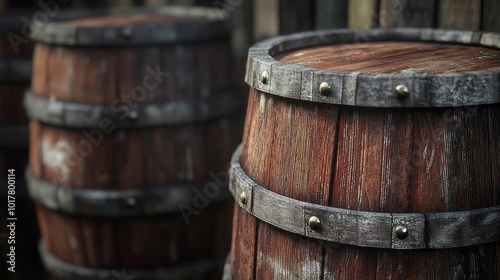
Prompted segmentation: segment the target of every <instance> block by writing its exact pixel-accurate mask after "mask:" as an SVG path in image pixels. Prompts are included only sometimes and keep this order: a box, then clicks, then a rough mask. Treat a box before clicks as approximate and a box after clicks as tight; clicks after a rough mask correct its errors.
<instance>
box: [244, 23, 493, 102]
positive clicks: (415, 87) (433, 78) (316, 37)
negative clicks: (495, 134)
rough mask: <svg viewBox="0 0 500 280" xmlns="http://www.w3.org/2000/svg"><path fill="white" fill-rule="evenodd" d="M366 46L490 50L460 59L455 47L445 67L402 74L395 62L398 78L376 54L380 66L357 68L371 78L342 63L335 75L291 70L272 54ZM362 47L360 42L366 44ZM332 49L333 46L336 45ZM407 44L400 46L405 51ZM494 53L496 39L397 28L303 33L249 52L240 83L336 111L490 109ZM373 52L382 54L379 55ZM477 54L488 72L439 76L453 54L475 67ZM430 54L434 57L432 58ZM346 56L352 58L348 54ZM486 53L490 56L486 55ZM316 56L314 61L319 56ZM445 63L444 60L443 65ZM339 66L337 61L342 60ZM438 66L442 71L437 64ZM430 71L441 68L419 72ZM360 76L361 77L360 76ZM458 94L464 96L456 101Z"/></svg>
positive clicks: (448, 65)
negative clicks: (402, 93) (401, 92)
mask: <svg viewBox="0 0 500 280" xmlns="http://www.w3.org/2000/svg"><path fill="white" fill-rule="evenodd" d="M360 38H363V40H362V41H360ZM367 41H370V42H371V41H384V42H391V41H421V42H424V43H448V44H452V43H459V44H468V45H480V46H482V47H489V48H493V49H494V50H493V51H492V52H490V51H489V50H486V49H484V48H483V49H475V50H476V53H475V54H471V55H470V54H469V55H467V54H464V52H465V53H467V52H468V50H467V48H466V50H464V51H462V50H461V47H457V48H458V50H460V52H459V53H458V56H457V57H456V58H453V56H454V54H453V53H450V52H448V55H447V56H446V54H444V55H443V57H444V56H446V61H444V60H443V61H438V62H433V61H429V60H426V59H421V60H420V61H419V62H418V63H417V62H415V64H416V65H413V64H406V66H407V67H404V66H405V64H404V63H402V65H401V66H402V67H401V71H397V70H398V67H400V66H399V64H398V63H397V62H395V64H392V63H391V54H390V53H389V54H384V55H381V58H380V60H379V59H378V58H377V57H375V58H372V59H374V61H373V63H372V62H365V61H361V62H360V63H361V65H362V66H364V65H365V64H366V65H368V66H371V67H373V68H374V69H373V71H374V72H375V73H372V72H371V71H366V69H364V67H358V68H353V69H355V70H356V71H347V70H350V68H349V66H347V64H350V63H346V65H344V66H342V67H340V70H339V69H335V68H334V67H332V68H333V69H331V70H330V71H324V70H323V69H317V68H321V67H319V66H318V67H316V68H314V67H310V66H309V65H307V59H306V62H304V63H302V62H301V63H295V64H293V65H290V64H286V63H283V62H281V61H279V55H281V54H283V53H285V52H287V51H290V50H292V49H297V48H300V49H301V50H304V51H305V52H308V51H309V47H311V48H313V52H314V49H315V48H314V47H315V45H326V44H328V45H329V46H330V47H334V48H342V44H357V43H359V45H360V46H361V47H355V48H354V50H356V48H363V46H370V44H373V43H369V44H368V43H366V42H367ZM362 42H365V44H366V45H364V44H363V43H362ZM338 44H340V45H339V46H336V45H338ZM412 44H413V43H410V44H408V47H409V48H410V49H411V45H412ZM381 45H384V44H381ZM402 45H405V44H402ZM374 46H377V45H374ZM379 46H380V45H379ZM427 46H430V49H435V48H436V46H434V47H433V46H432V44H430V45H427ZM326 48H328V47H326ZM405 48H406V47H401V50H400V51H396V54H393V56H394V55H397V54H400V53H403V54H404V53H405ZM437 48H439V47H437ZM499 48H500V38H499V35H498V34H494V33H474V32H470V31H444V30H431V29H404V28H402V29H373V30H369V31H357V30H349V29H339V30H328V31H318V32H304V33H299V34H294V35H290V36H284V37H278V38H275V39H271V40H267V41H263V42H261V43H258V44H256V45H255V46H254V47H252V48H251V50H250V52H249V58H248V64H247V73H246V76H245V81H246V82H247V83H248V84H249V85H251V86H252V87H254V88H256V89H258V90H260V91H264V92H267V93H271V94H273V95H278V96H284V97H288V98H293V99H301V100H307V101H315V102H321V103H332V104H343V105H356V106H367V107H444V106H467V105H479V104H488V103H496V102H498V101H500V94H499V91H498V88H499V87H500V80H499V76H498V71H497V70H498V65H496V64H495V58H497V57H498V49H499ZM319 49H322V48H319ZM374 49H376V48H374ZM380 51H381V52H383V51H384V50H380ZM482 51H486V52H487V57H488V58H493V63H492V64H491V65H489V64H488V63H489V62H485V63H486V65H489V66H487V67H485V68H484V67H483V68H482V69H480V70H477V69H474V68H472V70H473V71H464V72H453V71H452V72H446V71H447V70H448V69H450V70H454V69H455V61H457V60H460V59H462V58H463V57H461V55H465V57H467V58H470V57H472V56H474V57H476V59H477V61H482V60H481V58H482V57H483V53H481V52H482ZM345 52H346V53H347V54H349V52H350V48H346V50H345ZM436 52H438V53H439V52H440V51H436ZM295 53H296V54H298V55H300V54H301V52H300V51H296V52H295ZM424 53H425V52H424ZM431 53H432V51H431ZM351 54H352V55H354V57H355V58H356V55H355V51H354V52H353V53H351ZM490 54H492V55H493V56H492V57H491V56H489V55H490ZM407 55H410V60H411V54H406V55H405V56H397V60H398V61H399V60H403V61H404V60H405V58H406V57H407ZM292 56H293V55H292ZM319 56H320V57H321V54H320V55H319ZM323 56H327V53H324V54H323ZM357 56H359V58H360V59H363V58H366V56H367V55H366V54H363V53H361V52H360V53H358V55H357ZM417 56H418V55H417ZM331 57H333V60H335V59H336V57H335V56H331ZM450 57H451V58H450ZM344 58H345V56H344ZM350 58H351V57H350V56H349V57H348V58H347V59H348V60H350ZM449 58H450V60H448V59H449ZM339 60H342V56H341V57H340V59H339ZM382 61H383V62H382ZM488 61H489V60H488ZM327 62H328V61H327ZM344 62H345V60H344ZM377 62H378V63H383V64H385V63H388V64H389V66H390V67H396V68H395V70H396V71H395V72H396V73H392V72H391V71H388V70H387V69H386V70H384V67H383V65H377V64H376V63H377ZM322 63H323V61H322V60H319V61H318V62H317V64H318V65H321V64H322ZM339 63H342V61H339ZM440 63H441V65H442V66H440V65H439V64H440ZM303 64H305V65H303ZM328 65H329V64H328V63H326V65H324V66H322V67H323V68H328ZM422 65H426V66H424V67H423V68H424V69H423V71H419V68H418V67H420V66H422ZM482 65H485V64H482ZM333 66H335V64H333ZM356 66H359V65H356V64H354V67H356ZM410 66H412V67H410ZM413 66H415V67H416V69H415V68H413ZM431 66H432V67H435V69H436V70H437V69H442V70H444V71H445V72H439V73H433V72H432V71H428V72H427V71H426V69H427V68H429V69H431V70H432V67H431ZM461 67H465V68H464V70H467V69H466V68H467V67H466V65H465V64H464V65H462V66H460V65H458V66H457V69H460V68H461ZM360 68H363V69H360ZM378 68H380V70H377V69H378ZM343 69H346V71H343ZM361 70H363V71H364V72H360V71H361ZM263 77H264V78H263ZM322 83H325V84H326V86H327V87H328V88H329V91H330V92H328V93H327V94H323V93H321V91H320V85H322ZM400 85H401V86H404V87H406V88H407V92H408V94H409V98H403V99H402V98H400V97H399V96H398V94H397V93H396V91H395V90H396V88H397V87H398V86H400ZM441 85H446V86H441ZM464 90H465V91H466V92H467V93H468V94H464V93H463V91H464Z"/></svg>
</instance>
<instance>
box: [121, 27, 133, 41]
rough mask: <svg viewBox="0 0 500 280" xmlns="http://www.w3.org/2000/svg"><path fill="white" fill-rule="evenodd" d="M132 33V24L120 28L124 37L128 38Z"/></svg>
mask: <svg viewBox="0 0 500 280" xmlns="http://www.w3.org/2000/svg"><path fill="white" fill-rule="evenodd" d="M133 34H134V32H133V30H132V26H125V27H123V29H122V37H123V38H125V39H130V38H132V35H133Z"/></svg>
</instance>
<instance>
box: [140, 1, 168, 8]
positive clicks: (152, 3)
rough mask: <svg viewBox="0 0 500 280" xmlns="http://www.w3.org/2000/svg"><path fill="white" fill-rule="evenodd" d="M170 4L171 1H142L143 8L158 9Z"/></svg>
mask: <svg viewBox="0 0 500 280" xmlns="http://www.w3.org/2000/svg"><path fill="white" fill-rule="evenodd" d="M169 4H172V0H144V6H151V7H158V6H165V5H169Z"/></svg>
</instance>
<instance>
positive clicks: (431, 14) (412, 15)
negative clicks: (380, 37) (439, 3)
mask: <svg viewBox="0 0 500 280" xmlns="http://www.w3.org/2000/svg"><path fill="white" fill-rule="evenodd" d="M435 1H436V0H421V1H413V0H381V1H380V10H379V22H380V27H420V28H423V27H429V28H432V27H434V26H435V25H436V23H435V22H434V21H435V13H436V11H435Z"/></svg>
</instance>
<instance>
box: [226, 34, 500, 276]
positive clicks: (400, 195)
mask: <svg viewBox="0 0 500 280" xmlns="http://www.w3.org/2000/svg"><path fill="white" fill-rule="evenodd" d="M310 42H313V41H312V40H311V41H310ZM281 50H286V48H283V49H281ZM277 53H279V52H278V51H276V52H275V53H273V55H276V54H277ZM260 59H261V60H262V61H265V62H266V63H269V61H268V60H267V61H266V60H265V59H263V58H262V57H261V58H260ZM295 63H298V62H295ZM254 67H255V65H250V67H249V69H250V71H258V73H261V71H262V70H263V69H262V68H254ZM272 67H274V65H273V66H272ZM382 68H383V66H382ZM272 69H273V71H274V69H275V68H272ZM270 73H271V75H273V74H272V72H270ZM323 74H325V75H327V74H328V73H327V71H324V72H323ZM497 75H498V74H497ZM380 76H382V75H380ZM256 77H259V76H257V75H256ZM272 79H273V77H271V78H270V79H269V80H268V81H270V82H271V85H269V84H268V85H266V86H270V87H273V85H272V82H273V81H272ZM252 81H253V80H252ZM283 89H285V90H288V91H289V92H288V93H287V95H288V96H296V95H297V93H296V92H293V88H290V87H289V88H283ZM457 94H463V95H466V94H467V92H466V91H464V92H460V93H458V92H457ZM499 112H500V105H499V104H498V103H496V104H490V105H480V106H465V107H456V108H448V107H444V108H405V109H397V108H366V107H358V106H337V105H331V104H321V103H317V102H306V101H301V100H297V99H293V98H282V97H280V96H274V95H272V94H268V93H266V92H263V91H259V90H256V89H251V90H250V96H249V103H248V109H247V118H246V122H245V128H244V136H243V143H242V154H241V158H240V164H241V166H242V168H243V170H244V171H245V172H246V173H247V174H248V175H249V177H250V178H252V179H253V180H254V181H256V182H257V183H258V184H260V185H262V186H264V187H266V188H267V189H269V190H270V191H272V192H275V193H278V194H280V195H283V196H287V197H290V198H293V199H297V200H300V201H306V202H310V203H315V204H320V205H325V206H331V207H338V208H345V209H351V210H360V211H370V212H387V213H388V212H393V213H433V212H449V211H463V210H473V209H480V208H486V207H492V206H498V205H500V192H499V190H498V187H499V186H500V175H499V174H500V172H499V171H500V153H499V151H500V141H499V138H500V128H499V127H498V126H497V125H496V124H497V123H498V120H499V116H500V114H499ZM249 203H251V201H250V202H249ZM235 207H236V211H235V215H234V221H233V222H234V225H233V232H234V233H235V234H234V235H233V243H232V260H231V262H232V276H233V279H388V278H390V279H495V277H497V275H498V274H499V273H500V271H499V269H500V257H499V255H498V252H500V243H499V242H496V243H490V244H485V245H478V246H469V247H463V248H457V249H445V250H408V251H400V250H390V249H373V248H365V247H355V246H349V245H340V246H339V245H338V244H335V243H329V242H322V241H318V240H315V239H309V238H305V237H301V236H299V235H295V234H290V233H288V232H286V231H283V230H279V229H277V228H275V227H273V226H270V225H268V224H266V223H264V222H261V221H259V220H256V219H255V217H253V216H252V215H250V214H248V213H246V210H244V209H242V208H240V206H238V205H236V206H235ZM294 218H295V219H303V217H292V218H290V220H284V221H283V222H290V223H292V222H296V221H295V220H293V219H294ZM302 222H303V221H302ZM445 230H446V229H445ZM352 234H353V235H356V234H358V233H357V232H352Z"/></svg>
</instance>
